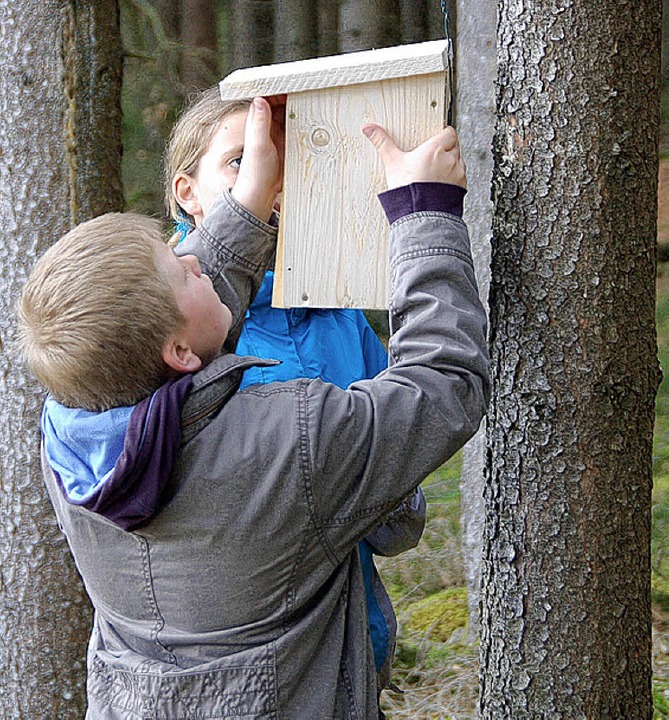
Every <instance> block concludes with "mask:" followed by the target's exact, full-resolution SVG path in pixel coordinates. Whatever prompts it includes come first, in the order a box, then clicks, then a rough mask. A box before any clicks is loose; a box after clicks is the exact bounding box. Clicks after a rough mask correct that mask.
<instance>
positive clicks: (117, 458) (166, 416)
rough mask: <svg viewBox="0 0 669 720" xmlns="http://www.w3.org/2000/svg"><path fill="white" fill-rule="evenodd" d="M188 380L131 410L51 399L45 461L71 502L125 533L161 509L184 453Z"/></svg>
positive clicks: (47, 411)
mask: <svg viewBox="0 0 669 720" xmlns="http://www.w3.org/2000/svg"><path fill="white" fill-rule="evenodd" d="M191 384H192V377H191V376H190V375H186V376H184V377H181V378H179V379H178V380H176V381H173V382H169V383H166V384H165V385H163V386H162V387H161V388H160V389H159V390H157V391H156V392H155V393H154V394H153V395H151V397H149V398H147V399H146V400H143V401H142V402H140V403H139V404H138V405H135V406H134V407H118V408H113V409H112V410H107V411H104V412H90V411H88V410H80V409H77V408H68V407H65V406H64V405H61V404H60V403H58V402H56V401H55V400H54V399H53V398H51V397H49V398H47V401H46V403H45V404H44V410H43V412H42V433H43V436H44V451H45V455H46V458H47V461H48V463H49V465H50V467H51V469H52V470H53V472H54V473H55V475H56V477H57V479H58V482H59V484H60V487H61V489H62V492H63V494H64V496H65V498H66V499H67V501H68V502H69V503H71V504H73V505H80V506H82V507H85V508H86V509H88V510H91V511H93V512H97V513H99V514H101V515H103V516H104V517H106V518H108V519H109V520H111V521H112V522H114V523H115V524H116V525H118V526H119V527H122V528H123V529H124V530H132V529H135V528H138V527H140V526H141V525H144V524H145V523H147V522H148V521H149V520H150V519H151V518H152V517H153V516H154V515H155V514H156V512H157V511H158V509H159V507H160V501H161V497H162V495H163V493H164V490H165V487H166V485H167V482H168V480H169V477H170V474H171V471H172V466H173V464H174V460H175V458H176V453H177V449H178V447H179V438H180V429H181V428H180V423H181V407H182V404H183V401H184V399H185V397H186V395H187V393H188V391H189V390H190V387H191Z"/></svg>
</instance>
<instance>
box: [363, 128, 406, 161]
mask: <svg viewBox="0 0 669 720" xmlns="http://www.w3.org/2000/svg"><path fill="white" fill-rule="evenodd" d="M362 133H363V135H364V136H365V137H366V138H367V139H368V140H369V141H370V142H371V143H372V145H373V146H374V147H375V148H376V151H377V152H378V153H379V157H380V158H381V161H382V162H383V163H384V164H385V163H386V162H388V161H390V160H392V159H393V158H395V157H397V155H399V154H400V153H401V152H402V151H401V150H400V149H399V148H398V147H397V145H395V141H394V140H393V139H392V138H391V137H390V135H388V133H387V132H386V131H385V130H384V129H383V128H382V127H381V126H380V125H375V124H373V123H369V124H367V125H363V126H362Z"/></svg>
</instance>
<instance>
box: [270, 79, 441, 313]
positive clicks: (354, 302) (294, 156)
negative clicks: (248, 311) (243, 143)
mask: <svg viewBox="0 0 669 720" xmlns="http://www.w3.org/2000/svg"><path fill="white" fill-rule="evenodd" d="M446 88H447V83H446V77H445V74H444V72H443V71H440V72H436V73H433V74H431V75H424V76H419V77H402V78H395V79H391V80H382V81H378V82H373V83H366V84H364V85H353V86H347V87H336V88H331V89H328V90H326V91H308V92H301V93H296V94H290V95H289V96H288V101H287V108H286V167H285V175H284V192H283V206H282V212H281V224H280V228H279V244H278V247H277V262H276V275H275V285H274V297H273V305H275V306H278V307H296V306H301V307H362V308H386V307H387V303H388V296H389V285H390V273H389V269H388V260H387V237H388V223H387V220H386V219H385V216H384V214H383V211H382V209H381V206H380V204H379V202H378V200H377V198H376V195H377V193H379V192H381V191H382V190H383V189H385V175H384V172H383V167H382V165H381V162H380V160H379V159H378V156H377V155H376V151H375V150H374V148H373V147H372V145H371V143H370V142H369V141H368V140H367V139H366V138H365V137H364V136H363V135H362V133H361V132H360V127H361V125H362V124H364V123H366V122H376V123H378V124H380V125H382V126H383V127H385V128H387V129H388V131H389V132H390V133H391V135H392V136H393V137H394V138H395V140H396V142H398V144H399V145H400V146H401V147H404V148H410V147H414V146H415V145H417V144H419V143H420V142H422V141H423V140H425V139H426V138H428V137H429V136H431V135H433V134H434V133H436V132H438V131H439V130H440V129H441V128H442V127H443V125H444V120H443V119H444V108H445V102H447V98H445V90H446Z"/></svg>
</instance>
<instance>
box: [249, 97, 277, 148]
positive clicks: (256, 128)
mask: <svg viewBox="0 0 669 720" xmlns="http://www.w3.org/2000/svg"><path fill="white" fill-rule="evenodd" d="M271 123H272V111H271V109H270V107H269V104H268V102H267V100H265V99H264V98H261V97H257V98H253V102H252V103H251V105H250V106H249V114H248V115H247V116H246V126H245V128H244V147H246V148H248V147H249V146H251V145H254V144H260V143H263V142H264V141H265V140H266V139H267V137H269V132H270V127H271Z"/></svg>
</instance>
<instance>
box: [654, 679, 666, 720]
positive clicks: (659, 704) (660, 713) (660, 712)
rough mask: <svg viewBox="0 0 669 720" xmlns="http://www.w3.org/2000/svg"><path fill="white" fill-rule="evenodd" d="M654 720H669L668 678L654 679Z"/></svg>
mask: <svg viewBox="0 0 669 720" xmlns="http://www.w3.org/2000/svg"><path fill="white" fill-rule="evenodd" d="M653 707H654V713H653V720H665V718H669V681H668V680H667V679H666V678H659V677H657V676H656V677H654V678H653Z"/></svg>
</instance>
